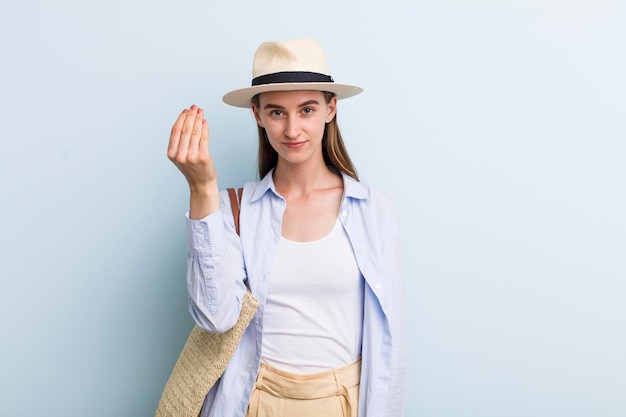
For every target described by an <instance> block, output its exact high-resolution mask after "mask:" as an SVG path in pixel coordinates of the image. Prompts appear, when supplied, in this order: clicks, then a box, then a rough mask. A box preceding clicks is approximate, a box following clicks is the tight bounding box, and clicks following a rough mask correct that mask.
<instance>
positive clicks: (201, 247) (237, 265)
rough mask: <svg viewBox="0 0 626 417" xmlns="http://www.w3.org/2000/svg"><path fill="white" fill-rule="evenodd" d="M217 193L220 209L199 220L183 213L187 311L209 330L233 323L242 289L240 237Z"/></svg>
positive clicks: (227, 206) (223, 329) (216, 330)
mask: <svg viewBox="0 0 626 417" xmlns="http://www.w3.org/2000/svg"><path fill="white" fill-rule="evenodd" d="M220 197H221V199H220V205H221V210H220V211H218V212H215V213H212V214H210V215H208V216H207V217H205V218H204V219H201V220H192V219H190V218H189V213H187V215H186V217H187V291H188V293H189V312H190V313H191V316H192V317H193V319H194V321H195V322H196V324H197V325H198V326H199V327H200V328H202V329H204V330H206V331H209V332H212V333H223V332H226V331H228V330H229V329H230V328H232V327H233V326H234V325H235V323H236V321H237V318H238V317H239V312H240V310H241V300H242V298H243V294H244V292H245V285H244V279H245V268H244V265H243V256H242V250H241V241H240V240H239V236H238V235H237V233H236V231H235V227H234V221H233V216H232V214H231V209H230V202H229V201H227V198H224V196H223V195H222V194H220ZM225 213H228V214H225Z"/></svg>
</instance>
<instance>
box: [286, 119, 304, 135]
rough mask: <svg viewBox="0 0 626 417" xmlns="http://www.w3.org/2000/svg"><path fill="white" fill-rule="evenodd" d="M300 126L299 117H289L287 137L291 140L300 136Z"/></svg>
mask: <svg viewBox="0 0 626 417" xmlns="http://www.w3.org/2000/svg"><path fill="white" fill-rule="evenodd" d="M300 132H301V129H300V124H299V123H298V118H297V117H289V118H288V119H287V121H286V122H285V137H287V138H289V139H296V138H297V137H298V136H300Z"/></svg>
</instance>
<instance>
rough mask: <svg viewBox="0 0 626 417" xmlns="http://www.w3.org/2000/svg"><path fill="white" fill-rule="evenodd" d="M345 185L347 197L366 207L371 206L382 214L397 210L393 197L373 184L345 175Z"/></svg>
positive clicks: (370, 207)
mask: <svg viewBox="0 0 626 417" xmlns="http://www.w3.org/2000/svg"><path fill="white" fill-rule="evenodd" d="M344 187H345V195H346V198H349V199H351V200H352V201H353V202H354V203H356V204H357V205H359V206H362V207H364V208H369V209H372V210H375V211H377V212H381V213H382V214H389V213H393V212H395V205H394V202H393V200H392V198H391V197H390V196H389V194H387V193H386V192H385V191H383V190H381V189H379V188H377V187H374V186H371V185H369V184H367V183H366V182H363V181H357V180H355V179H354V178H352V177H349V176H347V175H344Z"/></svg>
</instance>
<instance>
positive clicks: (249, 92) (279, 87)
mask: <svg viewBox="0 0 626 417" xmlns="http://www.w3.org/2000/svg"><path fill="white" fill-rule="evenodd" d="M299 90H313V91H328V92H331V93H335V94H336V95H337V98H338V99H343V98H348V97H352V96H356V95H357V94H359V93H360V92H362V91H363V89H362V88H361V87H357V86H355V85H348V84H337V83H276V84H263V85H255V86H252V87H246V88H240V89H239V90H234V91H231V92H230V93H227V94H225V95H224V97H223V98H222V100H224V103H226V104H229V105H231V106H235V107H243V108H250V104H251V103H252V97H254V96H255V95H257V94H261V93H267V92H269V91H299Z"/></svg>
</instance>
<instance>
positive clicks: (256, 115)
mask: <svg viewBox="0 0 626 417" xmlns="http://www.w3.org/2000/svg"><path fill="white" fill-rule="evenodd" d="M251 107H252V114H254V120H256V122H257V124H258V125H259V126H261V127H262V128H263V129H265V126H263V122H262V121H261V116H260V115H259V109H258V108H257V106H255V105H254V103H252V104H251Z"/></svg>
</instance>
